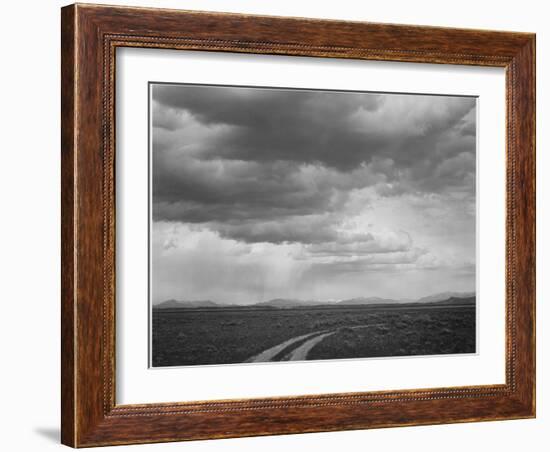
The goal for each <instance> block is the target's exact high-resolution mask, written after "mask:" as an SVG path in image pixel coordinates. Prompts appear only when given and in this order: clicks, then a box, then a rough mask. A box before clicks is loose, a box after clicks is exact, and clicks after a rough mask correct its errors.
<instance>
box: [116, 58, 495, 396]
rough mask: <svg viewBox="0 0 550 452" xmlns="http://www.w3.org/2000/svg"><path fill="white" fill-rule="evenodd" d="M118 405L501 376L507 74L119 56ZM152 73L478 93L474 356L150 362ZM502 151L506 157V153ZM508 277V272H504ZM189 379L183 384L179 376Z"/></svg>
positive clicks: (252, 82) (172, 77)
mask: <svg viewBox="0 0 550 452" xmlns="http://www.w3.org/2000/svg"><path fill="white" fill-rule="evenodd" d="M117 52H118V53H117V74H116V80H117V99H116V105H117V118H116V124H117V132H116V133H117V136H116V143H117V150H116V152H117V158H116V162H117V168H116V174H117V207H118V209H117V261H118V262H117V272H116V274H117V306H116V307H117V314H118V315H117V344H116V345H117V346H116V350H117V379H116V384H117V403H120V404H127V403H151V402H153V403H154V402H173V401H191V400H212V399H231V398H246V397H269V396H285V395H301V394H322V393H337V392H358V391H379V390H392V389H407V388H422V387H424V388H435V387H445V386H469V385H483V384H485V385H489V384H501V383H504V381H505V380H504V377H505V364H504V350H505V339H504V331H505V326H504V315H505V305H504V302H505V293H504V272H505V269H504V261H505V258H504V251H505V246H504V243H505V240H504V229H505V227H504V226H505V206H504V204H505V202H504V201H505V196H504V193H505V158H504V157H505V153H504V152H503V150H504V142H505V127H504V124H505V102H504V100H505V96H504V92H505V84H504V70H503V69H500V68H478V67H470V66H454V67H452V68H451V67H450V66H447V65H432V64H430V65H427V64H403V63H388V62H380V61H370V62H365V61H347V62H343V61H342V60H334V59H320V58H296V57H283V56H270V55H235V54H225V55H224V54H221V55H220V54H214V53H211V52H181V51H169V50H165V51H161V50H158V49H135V48H132V49H121V50H119V51H117ZM150 80H155V81H170V82H187V83H212V84H216V83H219V84H222V83H224V84H231V85H238V84H241V85H249V86H283V87H284V86H293V87H296V88H304V87H306V88H319V89H323V88H325V89H326V88H330V89H343V90H365V89H369V90H372V91H379V92H384V91H385V92H398V91H399V90H402V91H405V92H411V93H432V94H458V95H477V96H479V98H478V101H477V102H478V110H477V113H478V124H479V127H478V131H479V132H480V133H479V135H478V149H479V152H478V153H477V160H478V164H477V169H478V178H479V180H478V183H477V190H478V197H477V202H478V208H479V212H478V217H477V220H478V243H479V247H478V251H479V256H478V257H479V259H478V265H477V271H478V286H477V290H476V294H477V300H478V320H479V322H478V326H479V330H478V331H479V335H478V341H477V352H478V353H477V354H470V355H455V356H430V357H408V358H406V359H395V358H393V359H355V360H340V361H338V362H337V363H335V362H334V361H317V362H300V363H286V364H284V365H282V364H267V363H260V364H248V365H234V366H192V367H189V366H187V367H183V368H178V369H175V368H170V369H161V368H156V369H148V368H147V367H146V361H145V360H146V357H147V343H146V340H147V335H146V332H147V329H148V325H147V320H148V319H147V309H146V306H147V290H148V286H147V258H148V256H147V234H148V228H147V226H148V224H147V221H146V219H147V215H148V211H147V177H148V168H147V166H148V165H147V164H148V162H147V157H148V148H147V128H148V125H147V108H148V104H147V83H148V81H150ZM498 150H500V152H499V151H498ZM496 275H500V277H495V276H496ZM183 381H185V382H186V383H185V384H181V382H183Z"/></svg>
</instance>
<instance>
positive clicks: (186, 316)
mask: <svg viewBox="0 0 550 452" xmlns="http://www.w3.org/2000/svg"><path fill="white" fill-rule="evenodd" d="M475 318H476V316H475V305H472V304H464V305H460V304H457V305H430V304H426V305H414V306H412V305H408V304H406V305H397V306H338V307H326V306H324V307H306V308H302V307H300V308H290V309H277V308H246V307H233V308H213V309H208V308H206V309H205V308H197V309H162V310H160V309H154V310H153V317H152V322H153V325H152V335H153V338H152V339H153V349H152V352H153V353H152V357H153V360H152V361H153V363H152V364H153V366H154V367H161V366H183V365H205V364H235V363H243V362H265V361H284V360H312V359H339V358H366V357H383V356H387V357H389V356H411V355H433V354H454V353H475V349H476V344H475V337H476V333H475Z"/></svg>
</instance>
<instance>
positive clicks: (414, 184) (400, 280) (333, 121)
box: [151, 84, 476, 304]
mask: <svg viewBox="0 0 550 452" xmlns="http://www.w3.org/2000/svg"><path fill="white" fill-rule="evenodd" d="M151 91H152V101H151V120H152V151H151V152H152V157H151V161H152V165H151V171H152V180H153V183H152V190H153V193H152V217H153V218H152V228H151V230H152V236H151V243H152V253H151V255H152V258H151V259H152V262H151V264H152V268H151V270H152V271H151V273H152V294H153V295H152V298H153V302H154V303H158V302H161V301H164V300H167V299H171V298H174V299H178V300H204V299H210V300H213V301H217V302H224V303H240V304H249V303H256V302H260V301H265V300H268V299H271V298H279V297H283V298H299V299H304V300H311V299H315V300H339V299H344V298H351V297H359V296H366V297H368V296H381V297H392V298H417V297H421V296H425V295H429V294H432V293H435V292H441V291H447V290H452V291H473V290H475V161H476V156H475V149H476V146H475V143H476V139H475V135H476V123H475V121H476V101H475V99H474V98H466V97H450V96H425V95H402V94H373V93H355V92H331V91H307V90H285V89H265V88H242V87H215V86H192V85H161V84H154V85H151Z"/></svg>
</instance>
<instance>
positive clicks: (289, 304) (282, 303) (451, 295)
mask: <svg viewBox="0 0 550 452" xmlns="http://www.w3.org/2000/svg"><path fill="white" fill-rule="evenodd" d="M404 303H423V304H432V303H437V304H456V303H475V292H441V293H438V294H434V295H429V296H427V297H422V298H419V299H417V300H412V299H411V300H407V299H399V300H394V299H391V298H380V297H358V298H349V299H346V300H340V301H316V300H298V299H294V298H274V299H272V300H267V301H262V302H260V303H255V304H252V305H246V306H245V305H236V304H223V303H215V302H213V301H211V300H192V301H183V300H182V301H178V300H167V301H164V302H162V303H159V304H157V305H155V306H154V308H155V309H179V308H224V307H248V308H262V307H269V308H279V309H288V308H298V307H308V306H366V305H381V304H382V305H383V304H404Z"/></svg>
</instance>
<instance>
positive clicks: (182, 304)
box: [155, 300, 226, 309]
mask: <svg viewBox="0 0 550 452" xmlns="http://www.w3.org/2000/svg"><path fill="white" fill-rule="evenodd" d="M223 306H226V305H223V304H218V303H214V302H213V301H210V300H194V301H177V300H166V301H163V302H162V303H159V304H157V305H156V306H155V308H159V309H177V308H217V307H223Z"/></svg>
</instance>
